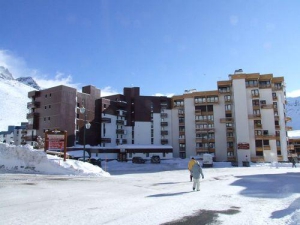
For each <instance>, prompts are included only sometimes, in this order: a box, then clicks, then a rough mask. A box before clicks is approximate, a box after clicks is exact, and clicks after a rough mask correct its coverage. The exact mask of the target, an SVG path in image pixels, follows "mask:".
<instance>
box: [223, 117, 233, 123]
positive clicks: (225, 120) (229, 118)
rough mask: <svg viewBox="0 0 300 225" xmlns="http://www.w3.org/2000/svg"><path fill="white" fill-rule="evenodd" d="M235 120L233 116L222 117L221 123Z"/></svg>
mask: <svg viewBox="0 0 300 225" xmlns="http://www.w3.org/2000/svg"><path fill="white" fill-rule="evenodd" d="M233 121H234V119H233V118H231V117H227V118H221V119H220V123H232V122H233Z"/></svg>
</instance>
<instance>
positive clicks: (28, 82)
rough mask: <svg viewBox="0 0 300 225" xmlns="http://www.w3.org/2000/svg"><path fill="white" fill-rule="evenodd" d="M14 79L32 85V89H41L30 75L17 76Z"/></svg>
mask: <svg viewBox="0 0 300 225" xmlns="http://www.w3.org/2000/svg"><path fill="white" fill-rule="evenodd" d="M16 80H17V81H19V82H21V83H23V84H25V85H28V86H29V87H33V88H34V89H37V90H41V87H40V86H39V85H38V84H37V83H36V82H35V80H34V79H33V78H32V77H19V78H17V79H16Z"/></svg>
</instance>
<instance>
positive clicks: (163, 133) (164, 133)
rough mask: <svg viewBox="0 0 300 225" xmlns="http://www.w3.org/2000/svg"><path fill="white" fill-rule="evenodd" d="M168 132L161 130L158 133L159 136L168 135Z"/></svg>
mask: <svg viewBox="0 0 300 225" xmlns="http://www.w3.org/2000/svg"><path fill="white" fill-rule="evenodd" d="M168 133H169V132H168V131H167V130H162V131H160V135H168Z"/></svg>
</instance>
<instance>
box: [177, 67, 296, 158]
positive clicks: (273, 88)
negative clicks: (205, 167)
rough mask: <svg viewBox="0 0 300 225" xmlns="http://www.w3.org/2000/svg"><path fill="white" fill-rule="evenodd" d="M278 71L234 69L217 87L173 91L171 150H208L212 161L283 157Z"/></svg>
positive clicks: (284, 130) (281, 90)
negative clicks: (182, 92)
mask: <svg viewBox="0 0 300 225" xmlns="http://www.w3.org/2000/svg"><path fill="white" fill-rule="evenodd" d="M285 104H286V100H285V86H284V78H283V77H273V75H272V74H259V73H251V74H247V73H243V71H242V70H237V71H235V73H234V74H230V75H229V79H228V80H225V81H218V82H217V90H212V91H201V92H198V91H195V90H191V91H186V93H184V94H183V95H178V96H173V97H172V118H173V119H172V130H173V150H174V156H175V157H176V156H178V157H182V158H185V157H191V156H197V155H199V156H201V155H202V154H203V153H211V154H213V155H214V157H215V160H216V161H238V162H242V161H252V162H258V161H265V162H274V161H286V160H287V158H288V155H287V152H288V151H287V149H289V148H290V146H288V141H287V140H288V139H287V130H290V129H291V128H290V127H287V126H286V122H287V121H288V120H290V118H289V117H287V116H286V114H285Z"/></svg>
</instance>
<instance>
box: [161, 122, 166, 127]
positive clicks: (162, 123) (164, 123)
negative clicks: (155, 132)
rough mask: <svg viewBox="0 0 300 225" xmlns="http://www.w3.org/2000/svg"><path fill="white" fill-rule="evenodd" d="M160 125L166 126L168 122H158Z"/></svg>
mask: <svg viewBox="0 0 300 225" xmlns="http://www.w3.org/2000/svg"><path fill="white" fill-rule="evenodd" d="M160 125H161V126H162V127H165V126H168V122H160Z"/></svg>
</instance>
